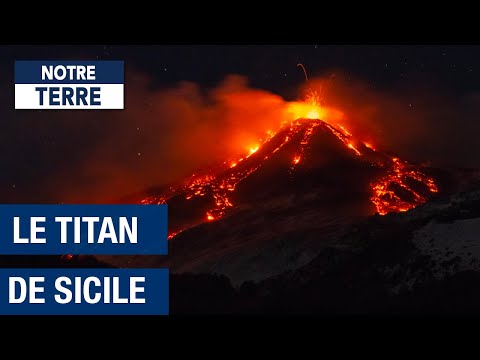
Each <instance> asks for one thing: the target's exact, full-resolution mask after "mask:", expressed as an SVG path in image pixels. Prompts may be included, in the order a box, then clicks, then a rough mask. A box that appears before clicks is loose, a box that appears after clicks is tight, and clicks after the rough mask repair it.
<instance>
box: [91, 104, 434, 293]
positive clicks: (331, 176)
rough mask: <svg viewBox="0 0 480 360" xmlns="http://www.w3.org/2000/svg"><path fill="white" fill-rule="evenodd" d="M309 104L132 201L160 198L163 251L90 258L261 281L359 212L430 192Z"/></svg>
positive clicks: (310, 251) (401, 205)
mask: <svg viewBox="0 0 480 360" xmlns="http://www.w3.org/2000/svg"><path fill="white" fill-rule="evenodd" d="M316 109H317V108H316V107H313V108H312V107H308V106H307V107H305V109H304V111H302V112H301V114H302V115H303V116H302V117H299V118H296V120H294V121H290V122H285V123H283V124H282V125H281V126H280V127H279V129H278V131H275V132H274V131H269V132H268V133H267V134H266V136H265V137H264V138H263V139H260V140H259V142H258V144H257V145H256V146H255V147H252V148H251V149H250V150H249V151H248V152H247V153H245V154H243V156H242V155H240V156H238V157H237V158H235V159H229V160H227V161H224V162H223V163H221V164H219V165H216V166H212V167H210V168H208V169H206V170H203V171H197V172H195V173H194V174H193V175H192V176H191V177H190V178H188V179H186V181H184V182H183V183H181V184H178V185H172V186H169V187H166V188H160V189H152V190H150V191H149V193H148V195H147V196H145V197H143V198H142V199H138V200H136V202H140V203H142V204H168V209H169V239H170V249H169V255H168V256H167V257H161V256H150V257H148V256H131V257H127V258H126V257H118V256H111V257H100V260H102V261H106V262H107V263H109V264H111V265H114V266H125V265H127V264H128V266H141V267H148V266H153V267H157V266H162V267H163V266H166V267H168V268H170V269H171V271H172V272H174V273H185V272H194V273H220V274H224V275H227V276H228V277H229V278H230V280H231V281H232V282H233V283H234V284H241V283H243V282H245V281H248V280H254V281H256V280H262V279H265V278H268V277H270V276H275V275H277V274H280V273H283V272H285V271H287V270H289V269H296V268H299V267H300V266H303V265H305V264H306V263H308V262H309V261H311V260H312V259H313V258H314V257H315V256H316V255H317V254H318V253H319V251H321V249H322V248H323V247H325V246H327V245H328V244H331V242H332V241H333V242H334V241H336V240H337V239H339V238H340V237H341V236H342V235H343V234H345V232H346V231H347V229H348V228H349V227H350V226H351V225H352V224H353V223H354V222H355V221H357V220H359V218H364V217H367V216H370V215H373V214H378V215H385V214H387V213H390V212H405V211H408V210H410V209H413V208H415V207H417V206H418V205H420V204H423V203H424V202H426V201H427V200H428V199H429V198H431V197H432V196H435V195H436V194H437V193H438V192H439V185H438V184H437V183H438V181H437V180H436V179H435V178H434V176H433V172H432V169H429V168H426V167H422V166H420V165H416V164H413V163H409V162H407V161H405V160H403V159H401V158H400V157H398V156H396V155H393V154H390V153H388V152H384V151H380V150H379V149H377V148H376V147H374V146H373V145H371V144H370V143H367V142H363V141H361V140H360V139H358V138H356V137H355V136H354V135H352V134H351V133H350V132H349V131H348V130H347V128H346V127H345V126H342V125H341V124H337V123H332V122H327V121H323V120H319V119H318V118H317V117H318V116H320V115H321V113H320V112H319V111H317V110H316Z"/></svg>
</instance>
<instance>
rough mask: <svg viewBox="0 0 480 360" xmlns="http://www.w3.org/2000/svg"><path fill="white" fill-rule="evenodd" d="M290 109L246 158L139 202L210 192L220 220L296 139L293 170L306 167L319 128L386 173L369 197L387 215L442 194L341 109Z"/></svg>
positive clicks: (212, 211)
mask: <svg viewBox="0 0 480 360" xmlns="http://www.w3.org/2000/svg"><path fill="white" fill-rule="evenodd" d="M286 112H287V113H288V114H289V117H290V118H291V120H290V121H286V122H284V123H282V124H281V125H280V127H279V129H278V130H277V131H268V133H267V134H266V136H265V137H264V138H263V139H260V140H259V141H258V143H257V144H255V145H253V146H250V147H249V150H248V152H246V153H245V154H244V155H243V156H239V157H238V158H237V159H233V160H230V161H226V162H225V163H224V164H223V167H222V168H221V169H220V170H219V169H217V170H215V171H213V170H212V171H211V172H208V173H203V174H194V175H192V176H191V177H190V178H189V179H188V180H187V181H186V182H185V183H184V184H183V185H181V186H178V187H170V188H169V189H168V191H165V192H164V193H163V194H161V195H160V196H150V197H147V198H145V199H143V200H142V201H141V203H143V204H165V203H168V202H169V200H170V199H172V198H174V197H178V196H180V197H183V198H184V199H185V200H192V199H196V198H200V197H204V196H206V195H209V196H211V197H212V198H213V203H212V204H211V206H210V208H209V209H208V210H206V212H205V215H204V221H215V220H218V219H220V218H222V217H223V216H224V215H225V214H226V213H227V211H228V210H229V209H230V208H232V207H233V206H234V204H233V202H232V201H231V196H230V194H231V193H233V192H234V191H235V190H236V187H237V185H238V184H239V183H241V182H242V181H243V180H244V179H246V178H247V177H248V176H250V175H251V174H253V173H254V172H256V171H257V170H258V169H259V168H260V167H262V165H264V164H265V163H266V161H267V160H268V159H269V158H271V157H272V156H273V155H274V154H276V153H277V152H278V151H280V150H281V149H282V148H284V147H285V146H286V145H287V144H289V143H290V142H291V141H292V139H294V138H295V139H297V141H298V140H299V142H298V146H297V147H296V148H297V150H296V152H295V153H293V154H292V157H291V165H290V171H291V172H293V171H295V170H296V168H298V167H299V166H302V163H303V161H304V160H305V156H306V155H305V154H306V150H307V149H308V148H309V147H310V145H311V139H312V137H313V135H314V134H315V133H316V132H317V130H318V129H319V128H323V129H327V130H329V131H330V132H331V133H332V134H333V135H334V136H335V137H336V138H337V139H338V140H339V141H340V142H341V143H343V145H344V146H345V147H346V148H347V149H348V151H350V152H351V153H352V154H353V156H355V157H358V158H359V159H360V160H361V161H364V162H367V163H368V164H370V165H371V166H373V167H376V168H378V169H381V170H382V171H383V174H384V175H383V176H382V177H380V178H378V179H375V180H374V181H373V182H372V183H371V184H370V186H371V189H370V191H371V197H370V200H371V202H372V203H373V204H374V206H375V208H376V212H377V213H379V214H381V215H384V214H387V213H389V212H402V211H407V210H410V209H412V208H414V207H416V206H418V205H420V204H422V203H424V202H425V201H427V199H428V197H429V195H430V194H433V193H436V192H438V188H437V186H436V184H435V181H434V179H433V178H431V177H430V176H428V175H427V174H426V173H425V170H424V169H423V168H421V167H419V166H416V165H413V164H409V163H408V162H406V161H404V160H401V159H399V158H398V157H392V156H391V155H388V154H386V153H383V152H381V151H379V150H377V149H376V148H375V147H374V146H373V145H371V144H370V143H367V142H362V141H359V140H358V139H356V138H355V137H354V136H353V135H352V134H351V133H350V131H348V130H347V129H346V128H345V126H342V125H341V124H338V123H337V121H336V119H338V118H339V116H338V114H339V112H338V111H335V110H332V109H329V108H325V107H322V106H320V104H319V101H318V96H316V94H312V95H311V96H310V97H309V98H307V100H306V101H304V102H292V103H289V106H288V107H287V109H286ZM320 119H322V120H320ZM193 225H194V224H193ZM181 231H183V230H182V229H180V230H178V231H175V232H171V233H170V235H169V238H173V237H174V236H176V235H177V234H178V233H179V232H181Z"/></svg>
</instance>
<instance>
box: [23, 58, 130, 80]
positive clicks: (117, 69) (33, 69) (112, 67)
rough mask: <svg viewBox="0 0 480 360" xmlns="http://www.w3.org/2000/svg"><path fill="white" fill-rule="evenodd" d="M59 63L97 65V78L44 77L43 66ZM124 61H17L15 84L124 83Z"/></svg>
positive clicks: (64, 64) (65, 64) (66, 64)
mask: <svg viewBox="0 0 480 360" xmlns="http://www.w3.org/2000/svg"><path fill="white" fill-rule="evenodd" d="M50 65H51V66H53V67H55V66H57V65H63V66H68V65H74V66H75V65H80V66H91V65H93V66H95V80H77V79H76V78H75V77H74V78H73V79H72V80H70V79H69V77H68V76H67V77H66V78H65V79H63V80H57V79H55V78H54V79H53V80H48V79H42V66H50ZM124 73H125V71H124V62H123V61H116V60H115V61H101V60H100V61H95V60H92V61H70V60H69V61H61V60H59V61H52V60H45V61H38V60H35V61H27V60H19V61H15V84H123V83H124Z"/></svg>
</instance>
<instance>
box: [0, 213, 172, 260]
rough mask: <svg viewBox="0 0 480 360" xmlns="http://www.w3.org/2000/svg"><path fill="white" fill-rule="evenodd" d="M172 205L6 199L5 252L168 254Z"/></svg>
mask: <svg viewBox="0 0 480 360" xmlns="http://www.w3.org/2000/svg"><path fill="white" fill-rule="evenodd" d="M167 235H168V230H167V205H17V204H15V205H6V204H1V205H0V255H34V254H38V255H42V254H43V255H64V254H73V255H75V254H83V255H88V254H111V255H122V254H126V255H166V254H167V252H168V241H167Z"/></svg>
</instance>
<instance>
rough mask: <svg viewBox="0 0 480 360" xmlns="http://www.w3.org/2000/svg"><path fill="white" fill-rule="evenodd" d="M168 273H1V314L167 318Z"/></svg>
mask: <svg viewBox="0 0 480 360" xmlns="http://www.w3.org/2000/svg"><path fill="white" fill-rule="evenodd" d="M168 308H169V278H168V270H167V269H0V315H168V312H169V310H168Z"/></svg>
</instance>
